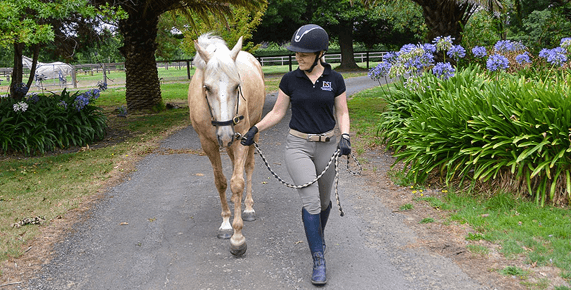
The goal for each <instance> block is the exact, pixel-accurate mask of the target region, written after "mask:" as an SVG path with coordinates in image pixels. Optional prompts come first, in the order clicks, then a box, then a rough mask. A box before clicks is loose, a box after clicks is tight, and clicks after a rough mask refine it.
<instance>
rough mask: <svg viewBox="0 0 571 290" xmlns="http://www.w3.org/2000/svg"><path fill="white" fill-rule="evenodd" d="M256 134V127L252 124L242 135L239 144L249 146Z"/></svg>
mask: <svg viewBox="0 0 571 290" xmlns="http://www.w3.org/2000/svg"><path fill="white" fill-rule="evenodd" d="M256 134H258V127H256V126H252V128H250V130H248V133H246V134H245V135H244V137H243V138H242V141H240V144H242V145H244V146H250V145H252V144H254V137H255V136H256Z"/></svg>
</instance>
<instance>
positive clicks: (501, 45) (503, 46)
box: [494, 40, 525, 53]
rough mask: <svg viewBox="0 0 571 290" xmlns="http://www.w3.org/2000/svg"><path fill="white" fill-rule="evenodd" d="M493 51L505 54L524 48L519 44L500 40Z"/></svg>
mask: <svg viewBox="0 0 571 290" xmlns="http://www.w3.org/2000/svg"><path fill="white" fill-rule="evenodd" d="M494 49H495V50H496V52H499V53H507V52H513V51H521V50H524V49H525V46H524V45H523V44H522V43H521V42H515V41H511V40H500V41H498V42H496V44H495V45H494Z"/></svg>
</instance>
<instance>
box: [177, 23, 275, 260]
mask: <svg viewBox="0 0 571 290" xmlns="http://www.w3.org/2000/svg"><path fill="white" fill-rule="evenodd" d="M194 46H195V47H196V51H197V54H196V57H195V59H194V62H193V63H194V64H195V66H196V72H195V73H194V76H193V77H192V80H191V81H190V86H189V88H188V106H189V108H190V120H191V122H192V127H193V128H194V130H195V131H196V132H197V133H198V135H199V137H200V143H201V144H202V149H203V150H204V152H205V153H206V155H208V158H209V159H210V162H211V163H212V169H213V170H214V182H215V184H216V189H218V193H219V195H220V202H221V204H222V224H221V225H220V228H219V229H218V238H223V239H227V238H230V252H231V253H232V254H233V255H236V256H241V255H243V254H244V253H245V252H246V248H247V247H246V239H245V238H244V236H243V235H242V227H243V225H244V223H243V220H242V213H241V210H242V209H241V207H242V194H243V192H244V184H245V183H244V169H245V171H246V199H245V200H244V203H245V205H246V207H245V209H244V220H255V219H256V216H255V211H254V208H253V205H254V200H253V199H252V174H253V172H254V148H252V147H251V146H250V147H246V146H242V145H241V144H240V142H239V140H237V138H236V132H240V133H245V132H246V131H248V129H249V128H250V127H251V126H252V125H254V124H256V123H257V122H259V121H260V120H261V118H262V109H263V105H264V101H265V88H264V74H263V73H262V67H261V66H260V63H259V62H258V61H257V60H256V58H254V56H252V55H251V54H249V53H247V52H245V51H241V49H242V38H241V37H240V39H239V40H238V43H236V46H234V48H233V49H232V50H231V51H230V50H229V49H228V47H227V46H226V43H225V42H224V40H222V39H221V38H219V37H216V36H213V35H211V34H204V35H202V36H200V37H199V38H198V40H197V41H195V43H194ZM221 148H226V152H227V153H228V156H229V157H230V159H231V160H232V165H233V171H232V178H231V179H230V189H231V190H232V202H233V203H234V220H233V222H232V225H230V215H231V213H230V208H229V206H228V201H227V200H226V188H227V181H226V177H225V176H224V173H223V172H222V161H221V159H220V149H221Z"/></svg>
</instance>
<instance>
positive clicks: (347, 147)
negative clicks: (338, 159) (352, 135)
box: [337, 133, 351, 155]
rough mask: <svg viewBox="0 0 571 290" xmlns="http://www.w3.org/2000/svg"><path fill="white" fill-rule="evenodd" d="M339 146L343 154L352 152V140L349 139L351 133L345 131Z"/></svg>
mask: <svg viewBox="0 0 571 290" xmlns="http://www.w3.org/2000/svg"><path fill="white" fill-rule="evenodd" d="M337 147H338V148H339V150H340V151H341V155H349V154H351V140H350V139H349V134H347V133H345V134H342V135H341V140H340V141H339V145H337Z"/></svg>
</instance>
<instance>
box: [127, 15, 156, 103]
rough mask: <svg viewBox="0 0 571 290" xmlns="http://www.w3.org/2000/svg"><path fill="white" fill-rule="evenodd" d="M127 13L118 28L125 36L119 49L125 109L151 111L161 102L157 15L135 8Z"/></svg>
mask: <svg viewBox="0 0 571 290" xmlns="http://www.w3.org/2000/svg"><path fill="white" fill-rule="evenodd" d="M141 10H143V9H142V8H141ZM128 13H129V18H128V19H125V20H121V21H119V29H120V30H121V32H122V34H123V36H124V45H123V47H121V48H120V51H121V53H122V54H123V56H124V57H125V74H126V81H125V89H126V93H125V94H126V101H127V109H128V110H129V111H130V112H132V111H143V110H144V111H148V110H153V109H154V108H156V107H157V105H159V104H160V103H162V97H161V86H160V81H159V75H158V71H157V62H156V59H155V51H156V49H157V44H156V42H155V39H156V37H157V25H158V21H159V17H158V15H148V14H147V15H145V14H144V13H142V12H140V11H138V10H137V9H133V10H129V11H128Z"/></svg>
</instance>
